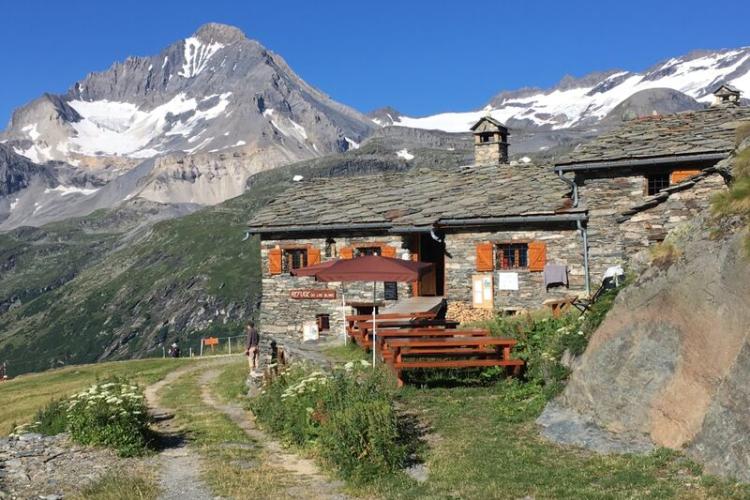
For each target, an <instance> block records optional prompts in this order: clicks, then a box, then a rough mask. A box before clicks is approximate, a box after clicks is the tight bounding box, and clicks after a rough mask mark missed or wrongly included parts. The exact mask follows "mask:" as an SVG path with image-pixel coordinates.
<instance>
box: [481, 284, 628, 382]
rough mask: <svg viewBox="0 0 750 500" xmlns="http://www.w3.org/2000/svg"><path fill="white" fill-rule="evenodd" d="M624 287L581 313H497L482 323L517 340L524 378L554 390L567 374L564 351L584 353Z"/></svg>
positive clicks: (498, 334)
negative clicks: (504, 314) (563, 362)
mask: <svg viewBox="0 0 750 500" xmlns="http://www.w3.org/2000/svg"><path fill="white" fill-rule="evenodd" d="M623 287H624V285H622V286H620V287H618V288H615V289H613V290H608V291H607V292H604V293H603V294H602V295H601V296H600V297H599V299H598V300H597V301H596V302H595V303H594V304H593V305H592V306H591V308H590V309H589V310H588V311H586V313H585V314H583V315H581V314H579V313H578V312H577V311H574V312H570V313H569V314H566V315H562V316H560V317H553V316H552V315H551V314H550V313H549V312H548V311H539V312H536V313H533V314H527V315H522V316H512V317H507V316H498V317H496V318H495V319H494V320H493V321H491V322H485V323H483V324H481V326H483V327H485V328H489V329H490V330H491V332H492V334H493V335H495V336H500V337H510V338H513V339H516V340H517V341H518V343H517V344H516V346H515V348H514V354H515V356H517V357H518V358H520V359H523V360H524V361H525V362H526V371H525V377H526V379H527V380H528V381H530V382H534V383H538V384H541V385H543V386H547V387H548V392H550V393H554V392H556V391H557V390H559V389H560V388H561V387H562V383H563V382H564V381H565V380H566V379H567V378H568V375H569V374H570V370H569V369H568V368H567V367H566V366H565V365H563V364H562V363H561V359H562V357H563V354H564V353H565V352H568V353H569V354H572V355H575V356H578V355H580V354H583V352H584V351H585V350H586V346H588V342H589V338H591V335H592V334H593V333H594V331H595V330H596V329H597V328H599V325H600V324H601V323H602V321H604V318H605V317H606V315H607V313H608V312H609V310H610V309H611V308H612V305H613V304H614V300H615V298H616V297H617V294H618V293H619V292H620V290H622V289H623Z"/></svg>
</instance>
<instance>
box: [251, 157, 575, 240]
mask: <svg viewBox="0 0 750 500" xmlns="http://www.w3.org/2000/svg"><path fill="white" fill-rule="evenodd" d="M568 191H569V188H568V186H566V185H565V184H564V183H563V182H562V181H561V180H560V179H559V178H557V176H556V175H555V174H554V173H553V172H552V169H551V168H549V166H545V167H540V166H535V165H517V166H511V165H488V166H467V167H459V168H457V169H453V170H432V169H425V168H422V169H417V170H412V171H409V172H405V173H385V174H378V175H363V176H356V177H336V178H326V179H313V180H311V181H306V182H301V183H299V184H297V185H296V186H295V187H294V188H290V189H289V190H287V191H286V192H284V193H283V194H282V195H280V196H279V198H278V199H276V200H274V201H273V202H272V203H270V204H269V205H267V206H266V207H264V208H263V209H262V210H260V211H259V212H258V213H257V214H256V215H255V217H253V219H252V220H251V221H250V223H249V226H250V227H251V229H252V228H264V227H265V228H268V227H274V228H280V227H283V226H306V225H334V224H336V225H339V224H345V225H347V224H373V223H382V224H383V225H384V226H388V227H392V226H429V225H432V224H434V223H436V222H439V221H446V220H453V219H466V218H487V217H506V216H515V215H530V214H534V215H553V214H555V213H556V212H561V211H564V208H563V207H564V205H565V202H566V200H567V198H566V195H567V194H568ZM582 210H583V209H579V211H582Z"/></svg>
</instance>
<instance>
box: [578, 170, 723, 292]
mask: <svg viewBox="0 0 750 500" xmlns="http://www.w3.org/2000/svg"><path fill="white" fill-rule="evenodd" d="M577 182H578V184H579V188H578V193H579V198H580V201H581V203H582V204H583V205H584V206H586V207H587V208H588V213H589V222H588V225H587V227H588V238H589V259H590V269H591V287H592V289H593V290H596V288H598V286H599V285H600V284H601V280H602V277H603V274H604V271H606V269H607V267H609V266H614V265H617V264H627V263H628V261H629V259H630V258H631V257H632V256H634V255H635V254H636V253H637V252H639V251H641V250H643V249H645V248H647V247H648V246H649V245H651V244H653V243H654V242H656V241H661V240H662V239H663V238H664V236H665V235H666V234H667V232H669V231H670V230H672V229H674V228H675V227H676V226H678V225H679V224H681V223H683V222H685V221H686V220H689V219H692V218H693V217H695V216H696V215H697V214H699V213H700V212H702V211H704V210H706V209H707V208H708V206H709V204H710V200H711V195H712V194H713V193H715V192H717V191H719V190H722V189H725V188H726V185H725V183H724V179H723V178H722V177H721V175H719V174H718V173H715V174H712V175H710V176H708V177H706V178H705V179H703V180H701V181H699V182H697V183H696V184H695V185H694V186H692V187H690V188H689V189H685V190H683V191H677V192H674V193H672V194H671V195H670V196H669V198H668V199H666V200H665V201H663V202H661V203H659V204H656V205H655V206H652V207H650V208H644V209H642V210H641V211H639V212H638V213H636V214H635V215H632V216H630V217H629V218H627V220H623V219H624V218H623V217H622V214H623V213H624V212H627V211H628V210H630V209H632V208H633V207H636V206H640V205H643V204H644V203H645V202H646V201H647V200H649V199H651V198H653V197H652V196H647V195H646V194H644V177H643V176H642V175H631V176H627V177H600V178H582V177H579V178H578V179H577Z"/></svg>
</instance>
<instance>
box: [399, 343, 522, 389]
mask: <svg viewBox="0 0 750 500" xmlns="http://www.w3.org/2000/svg"><path fill="white" fill-rule="evenodd" d="M514 345H516V340H515V339H507V338H498V337H487V336H477V337H473V336H471V337H470V336H466V337H455V336H454V337H445V338H412V339H393V340H389V341H388V348H389V351H390V352H389V357H388V358H386V362H387V363H388V365H389V366H390V367H391V368H392V369H393V371H394V372H395V374H396V378H397V379H398V385H399V387H401V386H403V384H404V382H403V379H402V378H401V372H402V371H403V370H406V369H414V368H476V367H488V366H507V367H512V368H513V372H514V373H518V372H519V371H520V369H521V367H522V366H523V364H524V362H523V360H520V359H512V358H511V349H512V348H513V346H514ZM410 357H422V358H425V357H427V358H431V359H416V360H405V359H404V358H410ZM434 358H440V359H434ZM446 358H448V359H446Z"/></svg>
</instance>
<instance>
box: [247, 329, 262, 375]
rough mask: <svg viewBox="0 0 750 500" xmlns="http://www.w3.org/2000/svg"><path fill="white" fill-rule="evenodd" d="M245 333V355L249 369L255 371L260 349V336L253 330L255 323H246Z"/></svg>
mask: <svg viewBox="0 0 750 500" xmlns="http://www.w3.org/2000/svg"><path fill="white" fill-rule="evenodd" d="M245 333H247V342H246V343H245V355H246V356H247V358H248V359H247V360H248V363H249V364H250V369H251V370H255V369H256V368H258V356H259V348H260V335H259V334H258V330H256V329H255V323H253V322H252V321H248V322H247V326H246V327H245Z"/></svg>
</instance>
